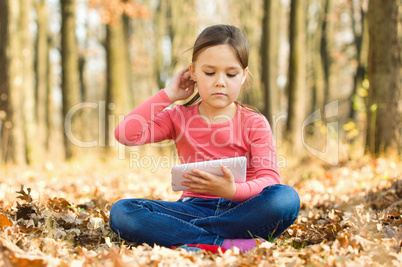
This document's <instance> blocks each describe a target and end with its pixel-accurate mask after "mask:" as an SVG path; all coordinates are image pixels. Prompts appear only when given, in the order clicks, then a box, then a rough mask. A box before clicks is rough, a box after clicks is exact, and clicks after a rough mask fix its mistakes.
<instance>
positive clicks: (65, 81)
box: [60, 0, 81, 159]
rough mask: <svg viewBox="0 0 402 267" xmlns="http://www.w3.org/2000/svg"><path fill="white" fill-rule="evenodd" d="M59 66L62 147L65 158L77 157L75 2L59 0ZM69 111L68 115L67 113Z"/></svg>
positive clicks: (72, 0)
mask: <svg viewBox="0 0 402 267" xmlns="http://www.w3.org/2000/svg"><path fill="white" fill-rule="evenodd" d="M60 3H61V14H62V23H61V65H62V94H63V122H64V126H65V127H64V145H65V151H66V158H67V159H71V158H73V157H75V156H77V153H78V147H77V143H74V141H76V139H78V140H80V128H81V127H80V119H81V118H80V117H81V116H80V113H81V111H80V110H77V111H76V112H74V113H73V112H72V108H73V107H74V106H75V105H76V104H78V103H79V102H80V101H81V95H80V87H79V80H78V50H77V40H76V35H75V28H76V23H75V18H76V15H75V14H76V1H75V0H61V1H60ZM69 111H70V113H69Z"/></svg>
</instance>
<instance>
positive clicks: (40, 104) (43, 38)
mask: <svg viewBox="0 0 402 267" xmlns="http://www.w3.org/2000/svg"><path fill="white" fill-rule="evenodd" d="M35 9H36V14H37V16H36V23H37V29H38V30H37V34H36V59H35V76H36V123H37V138H36V142H37V143H38V149H39V150H40V152H39V153H40V154H42V155H43V154H44V153H45V151H46V150H47V148H48V145H49V143H48V142H49V138H50V125H49V117H48V115H49V114H51V113H50V112H49V94H50V88H49V87H50V86H49V76H50V75H49V69H50V68H49V40H48V39H49V34H48V22H49V19H48V17H49V14H48V8H47V5H46V2H45V1H44V0H37V1H35Z"/></svg>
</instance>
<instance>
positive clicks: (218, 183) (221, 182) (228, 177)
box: [182, 166, 236, 199]
mask: <svg viewBox="0 0 402 267" xmlns="http://www.w3.org/2000/svg"><path fill="white" fill-rule="evenodd" d="M221 168H222V172H223V174H224V176H219V175H215V174H212V173H209V172H204V171H200V170H196V169H193V170H191V172H192V173H194V174H196V175H197V176H196V175H193V174H188V173H186V174H185V175H184V178H186V179H188V180H190V182H183V183H182V185H184V186H187V187H189V188H190V189H189V190H188V191H190V192H194V193H208V194H211V195H215V196H219V197H223V198H226V199H232V198H233V197H234V195H235V194H236V184H235V181H234V177H233V174H232V172H231V171H230V170H229V169H228V168H226V167H224V166H222V167H221Z"/></svg>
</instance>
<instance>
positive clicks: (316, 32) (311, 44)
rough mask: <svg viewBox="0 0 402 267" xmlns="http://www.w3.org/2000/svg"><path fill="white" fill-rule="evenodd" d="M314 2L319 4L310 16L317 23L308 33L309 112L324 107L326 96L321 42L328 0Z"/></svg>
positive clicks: (314, 0) (315, 0)
mask: <svg viewBox="0 0 402 267" xmlns="http://www.w3.org/2000/svg"><path fill="white" fill-rule="evenodd" d="M312 2H313V3H311V2H310V4H314V5H316V6H317V10H316V13H315V14H314V17H312V18H310V19H311V20H314V21H315V22H316V23H315V25H316V27H315V28H314V29H309V30H310V31H309V33H308V37H309V38H308V53H309V56H308V58H309V59H310V61H309V62H308V63H307V64H308V66H309V67H308V68H307V69H308V70H310V73H309V74H308V78H309V80H308V90H309V91H311V92H312V97H311V100H312V105H311V108H310V109H309V110H308V111H309V112H314V111H315V110H317V109H322V108H324V96H325V79H324V68H323V60H322V57H321V44H322V38H323V32H322V27H323V23H324V18H325V2H326V0H313V1H312Z"/></svg>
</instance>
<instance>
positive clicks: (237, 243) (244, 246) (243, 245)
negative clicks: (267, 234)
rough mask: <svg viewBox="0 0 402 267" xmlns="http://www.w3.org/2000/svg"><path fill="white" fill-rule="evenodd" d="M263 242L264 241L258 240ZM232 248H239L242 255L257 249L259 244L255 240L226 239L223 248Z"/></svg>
mask: <svg viewBox="0 0 402 267" xmlns="http://www.w3.org/2000/svg"><path fill="white" fill-rule="evenodd" d="M258 240H260V241H261V242H263V241H264V240H262V239H258ZM232 247H238V248H239V249H240V252H241V253H244V252H247V251H249V250H250V249H253V248H255V247H257V243H256V242H255V240H254V239H225V240H224V241H223V244H222V248H224V249H230V248H232Z"/></svg>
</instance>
